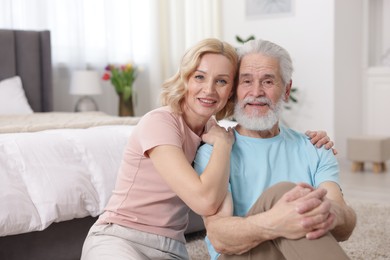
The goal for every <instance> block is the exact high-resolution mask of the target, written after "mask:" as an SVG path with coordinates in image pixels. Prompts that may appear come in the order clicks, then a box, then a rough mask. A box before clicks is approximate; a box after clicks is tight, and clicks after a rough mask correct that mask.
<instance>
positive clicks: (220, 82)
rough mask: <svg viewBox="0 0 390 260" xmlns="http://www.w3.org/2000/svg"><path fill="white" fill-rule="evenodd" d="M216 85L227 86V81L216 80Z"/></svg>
mask: <svg viewBox="0 0 390 260" xmlns="http://www.w3.org/2000/svg"><path fill="white" fill-rule="evenodd" d="M217 84H218V85H226V84H227V81H226V80H224V79H219V80H217Z"/></svg>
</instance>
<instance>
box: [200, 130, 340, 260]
mask: <svg viewBox="0 0 390 260" xmlns="http://www.w3.org/2000/svg"><path fill="white" fill-rule="evenodd" d="M234 133H235V137H236V142H235V143H234V145H233V149H232V154H231V162H230V179H229V190H230V192H231V193H232V197H233V204H234V211H233V215H234V216H245V215H246V214H247V212H248V211H249V210H250V208H251V207H252V205H253V204H254V203H255V202H256V200H257V199H258V198H259V197H260V195H261V194H262V193H263V191H264V190H265V189H267V188H269V187H271V186H272V185H274V184H276V183H278V182H281V181H291V182H295V183H296V182H306V183H308V184H310V185H312V186H314V187H318V186H319V184H321V183H322V182H325V181H333V182H336V183H338V181H339V180H338V177H339V167H338V163H337V160H336V158H335V156H334V155H333V152H332V150H326V149H325V148H316V147H315V146H314V145H313V144H312V143H311V142H310V139H309V138H308V137H307V136H306V135H304V134H301V133H298V132H296V131H294V130H292V129H289V128H286V127H283V126H280V134H279V135H277V136H275V137H272V138H266V139H262V138H253V137H248V136H242V135H240V134H239V133H238V132H237V131H234ZM211 152H212V146H211V145H208V144H205V145H202V146H201V147H200V148H199V149H198V152H197V155H196V158H195V161H194V167H195V170H196V171H197V172H198V173H202V172H203V170H204V169H205V167H206V165H207V163H208V161H209V158H210V156H211ZM206 243H207V246H208V249H209V253H210V256H211V259H217V258H218V256H219V254H218V253H217V252H216V251H215V250H214V248H213V247H212V245H211V244H210V241H209V240H208V239H207V237H206Z"/></svg>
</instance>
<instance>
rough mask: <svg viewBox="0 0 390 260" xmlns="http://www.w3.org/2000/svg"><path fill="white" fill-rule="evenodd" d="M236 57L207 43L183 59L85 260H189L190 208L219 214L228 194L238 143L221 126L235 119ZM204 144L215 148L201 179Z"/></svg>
mask: <svg viewBox="0 0 390 260" xmlns="http://www.w3.org/2000/svg"><path fill="white" fill-rule="evenodd" d="M237 60H238V59H237V54H236V51H235V49H234V48H233V47H232V46H231V45H229V44H227V43H225V42H221V41H219V40H217V39H206V40H203V41H201V42H199V43H198V44H196V45H195V46H193V47H192V48H190V49H189V50H188V51H187V52H186V54H185V55H184V57H183V59H182V61H181V65H180V69H179V70H178V72H177V73H176V74H175V75H174V76H173V77H172V78H170V79H169V80H167V81H166V82H165V83H164V85H163V91H162V103H163V105H165V106H163V107H161V108H158V109H155V110H153V111H151V112H149V113H147V114H146V115H144V116H143V117H142V119H141V120H140V122H139V123H138V125H137V127H136V129H135V130H134V131H133V133H132V135H131V136H130V140H129V142H128V143H129V144H128V145H127V147H126V149H125V152H124V156H123V160H122V164H121V167H120V170H119V173H118V179H117V183H116V187H115V189H114V191H113V194H112V197H111V198H110V200H109V202H108V205H107V206H106V208H105V212H104V213H103V214H102V215H101V216H100V218H99V219H98V221H97V222H96V223H95V225H94V226H93V227H92V228H91V230H90V232H89V235H88V237H87V239H86V241H85V243H84V247H83V255H82V259H94V260H96V259H116V260H117V259H188V258H189V257H188V254H187V251H186V248H185V238H184V231H185V228H186V226H187V223H188V211H189V208H188V207H190V208H191V209H192V210H194V211H195V212H196V213H198V214H200V215H210V214H214V213H215V212H216V210H217V209H218V207H219V205H220V204H221V202H222V200H223V198H224V197H225V194H226V188H227V183H228V176H229V163H230V151H231V147H232V144H233V142H234V136H233V133H232V131H231V130H230V129H229V130H228V131H226V130H225V129H224V128H221V127H219V126H217V125H216V123H215V119H214V118H213V117H212V116H214V115H216V118H217V119H220V118H223V117H225V116H226V115H230V114H231V113H232V110H233V100H229V98H230V97H231V96H232V93H233V91H234V89H233V86H234V78H235V73H236V68H237ZM202 141H204V142H207V143H210V144H212V145H213V146H214V151H213V155H212V158H211V160H210V163H209V164H208V166H207V169H206V170H205V172H204V174H202V176H201V177H199V176H198V174H197V173H196V172H195V171H194V169H193V168H192V166H191V163H192V161H193V159H194V157H195V153H196V150H197V148H198V146H199V145H200V143H201V142H202Z"/></svg>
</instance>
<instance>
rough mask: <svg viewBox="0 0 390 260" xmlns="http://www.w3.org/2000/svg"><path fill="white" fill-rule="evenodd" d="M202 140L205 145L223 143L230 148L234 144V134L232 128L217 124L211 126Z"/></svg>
mask: <svg viewBox="0 0 390 260" xmlns="http://www.w3.org/2000/svg"><path fill="white" fill-rule="evenodd" d="M202 140H203V142H205V143H208V144H210V145H214V144H215V143H216V142H218V141H219V142H225V143H227V144H229V145H230V146H232V145H233V143H234V140H235V138H234V133H233V128H231V127H229V128H228V129H226V128H224V127H221V126H219V125H218V124H217V123H215V124H214V125H212V126H211V127H210V129H209V130H208V132H207V133H205V134H203V135H202Z"/></svg>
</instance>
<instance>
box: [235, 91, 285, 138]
mask: <svg viewBox="0 0 390 260" xmlns="http://www.w3.org/2000/svg"><path fill="white" fill-rule="evenodd" d="M254 101H256V102H262V103H266V104H268V105H269V108H270V109H269V110H268V112H267V114H266V115H259V114H258V113H256V111H255V112H253V113H252V114H248V115H247V114H246V113H245V110H244V107H245V105H246V104H247V103H251V102H254ZM283 102H284V101H283V99H282V98H280V100H279V101H278V102H277V103H276V104H275V105H272V102H271V100H270V99H268V98H266V97H261V98H246V99H244V100H242V101H240V102H237V103H236V105H235V107H234V119H235V120H236V121H237V122H238V124H240V125H241V126H243V127H244V128H246V129H248V130H254V131H264V130H269V129H271V128H272V127H273V126H274V125H275V124H276V123H277V122H278V121H279V118H280V115H281V113H282V108H283Z"/></svg>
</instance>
